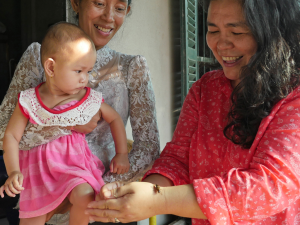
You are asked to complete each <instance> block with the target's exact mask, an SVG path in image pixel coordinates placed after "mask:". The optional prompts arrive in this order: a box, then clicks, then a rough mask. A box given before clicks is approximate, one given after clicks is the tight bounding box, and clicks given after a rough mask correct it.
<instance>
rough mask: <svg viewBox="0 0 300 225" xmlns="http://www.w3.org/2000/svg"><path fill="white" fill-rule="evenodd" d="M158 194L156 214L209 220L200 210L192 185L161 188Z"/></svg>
mask: <svg viewBox="0 0 300 225" xmlns="http://www.w3.org/2000/svg"><path fill="white" fill-rule="evenodd" d="M160 189H161V193H156V196H157V199H158V200H157V203H158V204H157V207H158V210H157V211H156V214H173V215H177V216H182V217H188V218H198V219H207V218H206V216H205V215H204V214H203V212H202V210H201V209H200V207H199V205H198V202H197V198H196V195H195V192H194V188H193V185H192V184H187V185H180V186H172V187H161V188H160Z"/></svg>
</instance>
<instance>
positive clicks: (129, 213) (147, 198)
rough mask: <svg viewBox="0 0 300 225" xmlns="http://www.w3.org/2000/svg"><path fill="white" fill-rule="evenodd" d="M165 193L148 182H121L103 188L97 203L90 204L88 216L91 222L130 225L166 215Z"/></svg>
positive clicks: (87, 211)
mask: <svg viewBox="0 0 300 225" xmlns="http://www.w3.org/2000/svg"><path fill="white" fill-rule="evenodd" d="M163 202H164V197H163V193H158V192H156V191H155V189H154V185H153V184H151V183H147V182H133V183H129V184H126V185H124V186H123V184H122V183H120V182H114V183H109V184H106V185H104V186H103V187H102V189H101V192H100V194H99V195H98V196H97V197H96V201H94V202H91V203H89V205H88V209H87V210H86V214H88V215H90V221H100V222H117V221H118V220H119V221H120V222H122V223H128V222H133V221H140V220H143V219H146V218H149V217H151V216H154V215H156V214H162V213H164V211H163V208H164V203H163Z"/></svg>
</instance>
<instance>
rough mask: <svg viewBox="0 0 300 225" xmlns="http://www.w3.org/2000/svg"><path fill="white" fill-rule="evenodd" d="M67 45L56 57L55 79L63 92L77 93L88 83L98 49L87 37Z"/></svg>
mask: <svg viewBox="0 0 300 225" xmlns="http://www.w3.org/2000/svg"><path fill="white" fill-rule="evenodd" d="M67 45H68V47H67V48H66V50H64V52H62V53H58V56H57V57H56V59H55V65H54V77H53V81H54V82H55V85H56V87H57V88H59V89H60V90H61V91H62V92H64V93H66V94H77V93H78V92H79V91H80V90H81V89H83V88H84V87H85V86H86V85H87V83H88V79H89V73H90V72H91V71H92V69H93V67H94V64H95V62H96V51H95V49H94V48H93V47H92V46H91V44H90V42H89V41H87V40H85V39H84V40H78V41H76V42H72V43H69V44H67Z"/></svg>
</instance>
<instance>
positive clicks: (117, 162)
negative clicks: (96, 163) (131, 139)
mask: <svg viewBox="0 0 300 225" xmlns="http://www.w3.org/2000/svg"><path fill="white" fill-rule="evenodd" d="M129 167H130V164H129V160H128V153H117V154H116V155H115V156H114V157H113V159H112V160H111V162H110V166H109V168H110V172H112V173H117V174H123V173H127V172H128V171H129Z"/></svg>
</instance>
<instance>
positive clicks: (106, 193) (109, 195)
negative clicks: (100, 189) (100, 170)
mask: <svg viewBox="0 0 300 225" xmlns="http://www.w3.org/2000/svg"><path fill="white" fill-rule="evenodd" d="M103 195H104V197H111V192H110V191H107V192H104V193H103Z"/></svg>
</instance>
